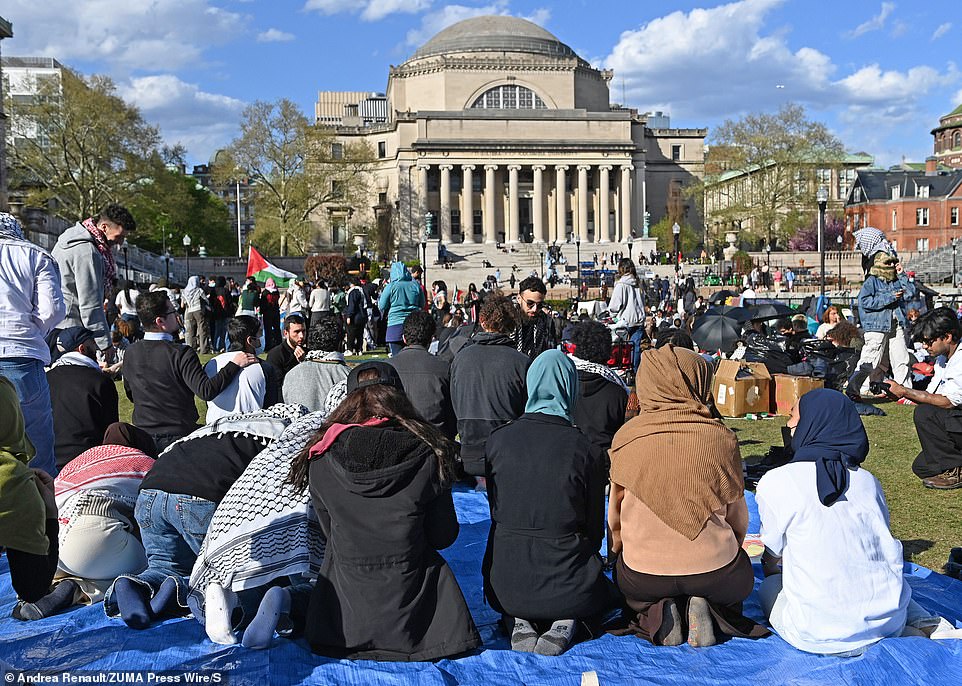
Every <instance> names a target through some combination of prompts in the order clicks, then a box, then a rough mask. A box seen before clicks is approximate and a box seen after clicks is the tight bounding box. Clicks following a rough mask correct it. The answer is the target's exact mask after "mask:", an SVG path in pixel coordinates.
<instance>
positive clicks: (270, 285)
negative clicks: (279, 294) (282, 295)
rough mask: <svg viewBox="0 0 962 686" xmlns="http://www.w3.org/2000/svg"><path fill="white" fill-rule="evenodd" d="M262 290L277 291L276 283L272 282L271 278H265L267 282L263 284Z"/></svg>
mask: <svg viewBox="0 0 962 686" xmlns="http://www.w3.org/2000/svg"><path fill="white" fill-rule="evenodd" d="M264 289H265V290H268V291H271V292H273V291H276V290H277V282H276V281H274V279H273V277H270V276H269V277H267V281H265V282H264Z"/></svg>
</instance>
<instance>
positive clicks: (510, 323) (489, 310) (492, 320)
mask: <svg viewBox="0 0 962 686" xmlns="http://www.w3.org/2000/svg"><path fill="white" fill-rule="evenodd" d="M478 320H479V321H480V322H481V326H482V327H483V328H484V329H485V331H491V332H492V333H511V332H512V331H514V330H515V328H517V326H518V312H517V308H515V306H514V303H512V302H511V301H510V300H509V299H508V298H506V297H504V296H503V295H489V296H488V297H487V298H485V299H484V304H482V305H481V312H480V313H479V314H478Z"/></svg>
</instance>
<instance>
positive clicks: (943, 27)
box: [931, 21, 952, 40]
mask: <svg viewBox="0 0 962 686" xmlns="http://www.w3.org/2000/svg"><path fill="white" fill-rule="evenodd" d="M951 29H952V22H950V21H947V22H945V23H944V24H939V27H938V28H937V29H935V31H934V32H933V33H932V38H931V40H938V39H939V38H941V37H942V36H944V35H945V34H947V33H948V32H949V31H950V30H951Z"/></svg>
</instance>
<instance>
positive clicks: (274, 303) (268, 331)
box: [260, 277, 281, 350]
mask: <svg viewBox="0 0 962 686" xmlns="http://www.w3.org/2000/svg"><path fill="white" fill-rule="evenodd" d="M260 308H261V319H262V320H263V322H264V347H265V348H267V349H268V350H270V349H271V348H273V347H274V346H275V345H277V344H278V343H280V342H281V294H280V291H278V290H277V284H276V283H275V282H274V279H273V278H270V277H268V279H267V281H265V282H264V290H262V291H261V295H260Z"/></svg>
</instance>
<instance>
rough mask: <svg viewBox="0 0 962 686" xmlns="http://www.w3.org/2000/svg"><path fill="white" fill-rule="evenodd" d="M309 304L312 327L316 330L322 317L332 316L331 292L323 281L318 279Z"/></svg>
mask: <svg viewBox="0 0 962 686" xmlns="http://www.w3.org/2000/svg"><path fill="white" fill-rule="evenodd" d="M308 303H309V304H310V306H311V321H310V326H311V328H314V327H315V326H316V325H317V323H318V322H319V321H320V320H321V318H322V317H327V316H330V314H331V291H330V289H329V288H328V287H327V283H326V282H325V281H324V280H323V279H318V281H317V284H316V285H315V286H314V288H313V289H312V290H311V296H310V298H308Z"/></svg>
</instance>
